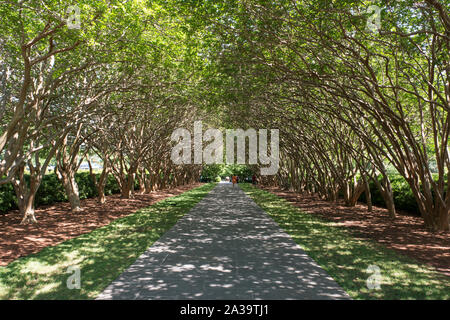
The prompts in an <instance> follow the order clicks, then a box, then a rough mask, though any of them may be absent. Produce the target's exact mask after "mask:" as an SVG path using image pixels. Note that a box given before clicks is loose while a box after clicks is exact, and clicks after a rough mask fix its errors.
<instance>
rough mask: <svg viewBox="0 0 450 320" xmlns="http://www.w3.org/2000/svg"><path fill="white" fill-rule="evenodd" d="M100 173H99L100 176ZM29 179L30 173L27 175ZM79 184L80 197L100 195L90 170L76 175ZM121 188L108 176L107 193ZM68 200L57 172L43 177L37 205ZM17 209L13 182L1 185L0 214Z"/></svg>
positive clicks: (136, 186) (26, 177) (136, 185)
mask: <svg viewBox="0 0 450 320" xmlns="http://www.w3.org/2000/svg"><path fill="white" fill-rule="evenodd" d="M99 176H100V174H97V178H99ZM25 179H26V180H27V181H29V179H30V177H29V175H25ZM75 181H76V182H77V184H78V189H79V193H80V199H87V198H94V197H96V196H97V195H98V192H97V189H96V188H95V186H94V183H93V181H92V179H91V177H90V175H89V172H79V173H77V174H76V175H75ZM135 188H136V189H137V188H138V181H137V180H135ZM119 192H120V188H119V185H118V183H117V181H116V180H115V179H114V177H113V176H112V175H109V176H108V180H107V183H106V186H105V195H111V194H115V193H119ZM64 201H68V199H67V196H66V193H65V191H64V187H63V185H62V183H61V181H60V180H59V179H58V177H57V176H56V174H55V173H51V174H47V175H45V176H44V178H43V179H42V183H41V185H40V187H39V189H38V191H37V193H36V202H35V205H36V207H37V206H39V205H49V204H53V203H56V202H64ZM15 209H17V197H16V194H15V192H14V188H13V186H12V184H11V183H8V184H4V185H0V214H5V213H6V212H8V211H9V210H15Z"/></svg>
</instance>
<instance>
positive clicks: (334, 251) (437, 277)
mask: <svg viewBox="0 0 450 320" xmlns="http://www.w3.org/2000/svg"><path fill="white" fill-rule="evenodd" d="M240 187H241V188H242V189H243V190H244V191H245V192H246V193H247V194H248V195H249V196H250V197H251V198H252V199H253V200H254V201H255V202H256V203H257V204H258V205H259V206H260V207H261V208H262V209H263V210H265V211H266V212H267V213H268V214H269V215H270V216H271V217H272V218H273V219H274V220H275V221H276V222H277V223H278V225H279V226H280V227H281V228H282V229H284V230H285V231H286V232H287V233H288V234H289V235H290V236H291V237H292V238H293V240H294V241H295V242H296V243H297V244H299V245H300V246H301V247H302V248H303V249H304V250H305V251H306V252H307V253H308V255H310V256H311V257H312V258H313V259H314V260H315V261H316V262H317V263H318V264H319V265H320V266H321V267H322V268H323V269H325V271H327V273H328V274H329V275H330V276H331V277H332V278H333V279H334V280H335V281H336V282H337V283H339V285H341V286H342V288H344V290H346V291H347V293H348V294H349V295H350V296H351V297H352V298H354V299H442V300H448V299H450V279H449V278H448V277H446V276H445V275H442V274H440V273H439V272H437V271H436V270H435V269H434V268H432V267H429V266H426V265H424V264H422V263H420V262H418V261H416V260H414V259H412V258H409V257H407V256H405V255H401V254H399V253H397V252H395V251H394V250H391V249H387V248H386V247H384V246H382V245H380V244H378V243H376V242H375V241H372V240H365V239H362V240H361V239H358V238H357V236H356V234H354V233H352V232H351V231H350V230H348V229H346V228H345V227H343V226H342V225H336V223H332V222H328V221H325V220H324V219H321V218H320V217H318V216H314V215H312V214H308V213H305V212H303V211H301V210H300V209H299V208H297V207H295V206H293V205H292V204H291V203H289V202H288V201H286V200H285V199H282V198H279V197H278V196H276V195H274V194H272V193H269V192H267V191H263V190H261V189H258V188H255V187H253V186H252V185H249V184H240ZM371 265H376V266H378V267H379V268H380V276H381V278H380V287H381V288H380V290H375V289H368V288H367V279H368V278H369V277H370V276H371V275H372V273H370V272H367V270H368V267H369V266H371Z"/></svg>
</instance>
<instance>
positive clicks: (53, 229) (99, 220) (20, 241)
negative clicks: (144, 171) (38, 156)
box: [0, 183, 201, 266]
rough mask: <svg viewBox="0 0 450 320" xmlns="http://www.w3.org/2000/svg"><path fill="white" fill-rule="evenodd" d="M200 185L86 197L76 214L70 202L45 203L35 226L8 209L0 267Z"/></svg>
mask: <svg viewBox="0 0 450 320" xmlns="http://www.w3.org/2000/svg"><path fill="white" fill-rule="evenodd" d="M200 185H201V184H200V183H198V184H193V185H188V186H181V187H178V188H174V189H166V190H161V191H156V192H153V193H151V194H136V195H135V198H134V199H121V198H120V195H112V196H108V197H107V201H106V203H104V204H98V203H97V200H96V199H86V200H82V201H81V205H82V207H83V208H84V211H83V212H81V213H77V214H74V213H71V212H70V205H69V203H68V202H62V203H57V204H54V205H50V206H43V207H39V208H38V209H36V219H37V221H38V224H36V225H20V221H21V218H22V217H21V216H19V213H18V211H11V212H8V213H7V214H5V215H1V216H0V266H5V265H7V264H8V263H10V262H11V261H14V260H16V259H17V258H20V257H23V256H26V255H29V254H31V253H36V252H39V251H40V250H42V249H43V248H45V247H47V246H54V245H57V244H59V243H61V242H63V241H66V240H68V239H72V238H75V237H77V236H79V235H81V234H84V233H88V232H90V231H92V230H94V229H96V228H99V227H102V226H104V225H107V224H109V223H110V222H111V221H113V220H115V219H117V218H121V217H123V216H126V215H129V214H131V213H133V212H136V211H137V210H139V209H141V208H145V207H148V206H149V205H151V204H153V203H155V202H157V201H159V200H162V199H165V198H167V197H171V196H175V195H178V194H180V193H183V192H185V191H187V190H190V189H193V188H195V187H198V186H200Z"/></svg>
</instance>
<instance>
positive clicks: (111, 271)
mask: <svg viewBox="0 0 450 320" xmlns="http://www.w3.org/2000/svg"><path fill="white" fill-rule="evenodd" d="M214 186H215V184H205V185H203V186H201V187H199V188H195V189H193V190H190V191H187V192H185V193H183V194H181V195H178V196H175V197H171V198H167V199H165V200H162V201H159V202H157V203H155V204H153V205H151V206H150V207H148V208H145V209H141V210H139V211H137V212H136V213H133V214H131V215H129V216H126V217H124V218H120V219H117V220H115V221H114V222H112V223H110V224H109V225H107V226H104V227H101V228H98V229H96V230H94V231H92V232H90V233H87V234H84V235H81V236H79V237H77V238H74V239H71V240H68V241H65V242H63V243H61V244H59V245H56V246H52V247H47V248H45V249H43V250H42V251H40V252H38V253H36V254H31V255H29V256H26V257H23V258H20V259H17V260H15V261H13V262H11V263H10V264H8V265H7V266H6V267H0V299H93V298H95V297H96V296H97V295H98V294H99V293H100V292H101V291H103V289H104V288H105V287H106V286H108V285H109V284H110V283H111V282H112V281H113V280H114V279H116V278H117V277H118V276H119V274H121V273H122V272H123V271H124V270H125V269H126V268H127V267H128V266H130V265H131V264H132V263H133V262H134V261H135V260H136V259H137V258H138V257H139V256H140V255H141V254H142V253H143V252H144V251H145V250H146V249H147V248H148V247H150V246H151V245H152V244H153V243H154V242H155V241H157V240H158V239H159V238H160V237H161V236H162V235H163V234H164V233H165V232H166V231H168V230H169V229H170V228H171V227H172V226H173V225H174V224H175V223H176V222H177V221H178V219H180V218H181V217H182V216H183V215H184V214H185V213H187V212H188V211H189V210H190V209H191V208H192V207H194V205H195V204H197V203H198V202H199V201H200V200H201V199H202V198H203V197H204V196H205V195H207V194H208V193H209V191H211V189H212V188H213V187H214ZM73 267H77V268H79V270H80V280H81V287H80V289H76V288H75V289H69V288H68V286H67V281H68V279H69V277H72V276H73V275H74V273H73V272H74V271H71V272H69V273H68V270H69V271H70V270H73Z"/></svg>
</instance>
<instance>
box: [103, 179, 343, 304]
mask: <svg viewBox="0 0 450 320" xmlns="http://www.w3.org/2000/svg"><path fill="white" fill-rule="evenodd" d="M98 299H164V300H172V299H213V300H215V299H239V300H240V299H243V300H244V299H246V300H249V299H251V300H253V299H276V300H281V299H283V300H284V299H349V296H348V295H347V294H346V293H345V292H344V291H343V290H342V288H341V287H339V285H338V284H337V283H336V282H335V281H334V280H333V279H331V278H330V277H329V276H328V275H327V274H326V272H325V271H324V270H323V269H322V268H320V267H319V266H318V265H317V264H316V263H315V262H314V261H313V260H312V259H311V258H310V257H309V256H308V255H307V254H306V253H305V252H304V251H303V250H302V249H301V248H300V247H299V246H298V245H297V244H296V243H295V242H294V241H293V240H292V238H291V237H290V236H289V235H288V234H286V233H285V232H284V231H282V230H281V229H280V227H279V226H278V225H277V224H276V222H275V221H273V220H272V219H271V218H270V217H269V215H267V214H266V213H265V212H264V211H263V210H262V209H261V208H259V207H258V206H257V205H256V203H255V202H253V200H251V199H250V198H249V197H248V196H247V195H246V194H245V193H244V192H243V191H242V190H241V189H240V188H239V187H233V186H232V185H231V184H227V183H221V184H218V186H217V187H216V188H214V189H213V190H212V191H211V193H210V194H208V195H207V196H206V197H205V198H204V199H203V200H202V201H200V202H199V203H198V204H197V205H196V206H195V207H194V208H193V209H192V210H191V211H190V212H189V213H188V214H186V215H185V216H184V217H183V218H181V219H180V220H179V221H178V222H177V223H176V225H175V226H174V227H173V228H172V229H170V230H169V231H168V232H166V233H165V234H164V235H163V236H162V237H161V238H160V239H159V240H158V241H157V242H155V243H154V244H153V246H151V247H150V248H149V249H148V250H147V251H146V252H145V253H144V254H142V255H141V256H140V257H139V258H138V259H137V260H136V262H135V263H134V264H132V265H131V266H130V267H129V268H128V269H127V270H126V271H125V272H124V273H122V274H121V275H120V276H119V277H118V278H117V279H116V280H115V281H114V282H112V283H111V284H110V285H109V286H108V287H107V288H106V289H105V290H104V291H103V292H102V293H101V294H100V295H99V296H98Z"/></svg>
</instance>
